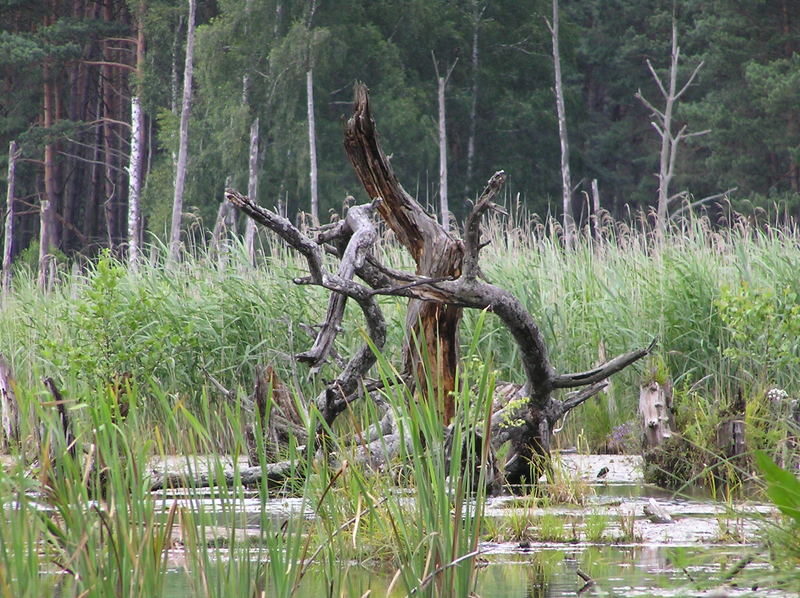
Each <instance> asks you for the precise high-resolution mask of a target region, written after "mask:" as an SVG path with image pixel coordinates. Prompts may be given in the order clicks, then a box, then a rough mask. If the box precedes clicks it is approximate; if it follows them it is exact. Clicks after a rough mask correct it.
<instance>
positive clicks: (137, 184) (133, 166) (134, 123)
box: [128, 2, 144, 270]
mask: <svg viewBox="0 0 800 598" xmlns="http://www.w3.org/2000/svg"><path fill="white" fill-rule="evenodd" d="M143 17H144V2H142V3H140V4H139V14H138V15H137V17H136V74H135V77H136V81H135V82H134V88H135V89H136V94H135V95H134V96H133V97H131V153H130V161H129V163H128V264H129V265H130V267H131V268H132V269H134V270H135V269H136V267H137V265H138V261H139V252H140V243H139V241H140V235H141V228H142V210H141V204H140V199H141V193H142V155H143V153H144V114H143V113H142V105H141V100H140V98H139V94H140V90H141V78H142V67H143V65H144V25H143V23H142V18H143Z"/></svg>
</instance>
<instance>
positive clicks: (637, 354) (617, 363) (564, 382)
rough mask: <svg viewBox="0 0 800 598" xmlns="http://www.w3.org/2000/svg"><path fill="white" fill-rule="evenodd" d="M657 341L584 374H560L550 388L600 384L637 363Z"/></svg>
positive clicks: (654, 340) (555, 377) (554, 378)
mask: <svg viewBox="0 0 800 598" xmlns="http://www.w3.org/2000/svg"><path fill="white" fill-rule="evenodd" d="M657 341H658V339H655V338H654V339H653V340H652V341H651V342H650V344H649V345H648V346H647V348H645V349H637V350H636V351H631V352H630V353H625V354H624V355H619V356H617V357H615V358H614V359H612V360H611V361H607V362H606V363H604V364H603V365H601V366H598V367H596V368H594V369H591V370H588V371H586V372H578V373H574V374H561V375H558V376H554V377H553V380H552V385H553V386H552V387H553V388H576V387H578V386H588V385H590V384H594V383H595V382H600V381H601V380H605V379H606V378H608V377H609V376H611V375H612V374H615V373H617V372H619V371H620V370H622V369H624V368H626V367H628V366H629V365H630V364H632V363H633V362H635V361H638V360H639V359H641V358H642V357H644V356H645V355H648V354H649V353H650V352H651V351H652V350H653V349H654V348H655V346H656V342H657Z"/></svg>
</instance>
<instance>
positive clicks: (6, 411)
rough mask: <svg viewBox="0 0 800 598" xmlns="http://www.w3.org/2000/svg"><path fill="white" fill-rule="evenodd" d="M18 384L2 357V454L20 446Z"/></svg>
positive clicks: (0, 411)
mask: <svg viewBox="0 0 800 598" xmlns="http://www.w3.org/2000/svg"><path fill="white" fill-rule="evenodd" d="M15 386H16V384H15V382H14V377H13V376H12V374H11V366H9V364H8V361H7V360H6V358H5V357H3V355H0V422H2V433H1V434H0V452H2V453H6V452H8V451H9V449H11V447H12V446H15V445H17V444H19V404H18V403H17V395H16V392H15V391H14V388H15Z"/></svg>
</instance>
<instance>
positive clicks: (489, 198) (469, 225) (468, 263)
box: [462, 170, 506, 279]
mask: <svg viewBox="0 0 800 598" xmlns="http://www.w3.org/2000/svg"><path fill="white" fill-rule="evenodd" d="M505 182H506V173H505V172H504V171H502V170H498V171H497V172H495V173H494V174H493V175H492V178H490V179H489V182H488V183H487V184H486V188H485V189H484V190H483V193H481V196H480V198H479V199H478V201H477V203H476V204H475V207H474V208H472V211H471V212H470V214H469V216H467V222H466V225H465V226H464V261H463V273H462V276H463V277H464V278H465V279H469V278H475V277H476V276H477V275H478V274H479V271H480V269H479V268H478V252H479V251H480V248H481V228H480V225H481V217H482V216H483V214H484V213H485V212H486V211H487V210H490V209H492V208H493V207H494V203H493V200H494V198H495V197H496V196H497V194H498V193H499V192H500V189H501V188H502V186H503V184H504V183H505Z"/></svg>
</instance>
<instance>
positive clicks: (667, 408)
mask: <svg viewBox="0 0 800 598" xmlns="http://www.w3.org/2000/svg"><path fill="white" fill-rule="evenodd" d="M639 414H640V415H641V417H642V431H643V436H644V449H645V450H648V449H652V448H655V447H657V446H659V445H661V443H663V442H664V441H665V440H666V439H667V438H670V437H671V436H672V388H671V387H670V385H669V384H665V385H663V386H662V385H661V384H659V383H658V382H656V381H652V382H650V383H649V384H647V385H645V386H642V387H641V388H640V390H639Z"/></svg>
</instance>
